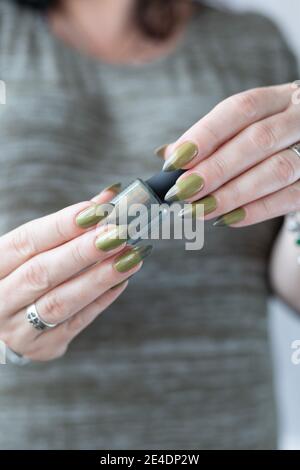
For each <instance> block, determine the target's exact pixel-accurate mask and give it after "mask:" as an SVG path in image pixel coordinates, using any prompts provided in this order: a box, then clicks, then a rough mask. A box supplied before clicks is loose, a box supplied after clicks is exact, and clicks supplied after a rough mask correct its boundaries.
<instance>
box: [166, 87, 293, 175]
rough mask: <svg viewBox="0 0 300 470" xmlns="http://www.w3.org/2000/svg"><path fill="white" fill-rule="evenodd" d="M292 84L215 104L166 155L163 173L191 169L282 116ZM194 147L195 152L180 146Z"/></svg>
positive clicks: (170, 147) (265, 89) (256, 90)
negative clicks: (237, 138)
mask: <svg viewBox="0 0 300 470" xmlns="http://www.w3.org/2000/svg"><path fill="white" fill-rule="evenodd" d="M292 92H293V89H292V88H291V84H285V85H280V86H275V87H266V88H257V89H253V90H249V91H246V92H243V93H239V94H237V95H234V96H232V97H230V98H227V99H226V100H225V101H223V102H221V103H220V104H218V105H217V106H216V107H215V108H214V109H213V110H212V111H211V112H210V113H208V114H207V115H206V116H204V117H203V118H202V119H200V121H198V122H197V123H196V124H195V125H194V126H192V127H191V128H190V129H189V130H188V131H187V132H185V133H184V134H183V135H182V136H181V137H180V139H179V140H178V141H177V142H175V144H172V145H170V146H169V147H168V148H167V151H165V154H166V155H167V162H168V164H167V165H165V167H164V169H165V170H175V169H179V168H185V169H188V168H192V167H193V166H194V165H195V164H197V163H199V162H200V161H202V160H204V159H205V158H207V157H208V156H209V155H211V154H212V153H213V152H215V151H216V150H217V149H218V148H219V147H220V146H221V145H223V144H224V143H225V142H227V141H228V140H229V139H232V138H233V137H234V136H235V135H237V134H238V133H240V132H241V131H242V130H243V129H246V128H247V127H249V126H250V125H251V124H253V123H255V122H257V121H260V120H262V119H266V118H267V117H269V116H272V115H273V114H278V113H280V112H283V111H284V110H285V109H286V108H287V107H288V106H289V104H290V103H291V94H292ZM186 143H192V144H194V146H195V148H196V151H195V148H194V149H193V147H191V146H185V147H183V149H181V146H182V145H183V146H184V145H185V144H186Z"/></svg>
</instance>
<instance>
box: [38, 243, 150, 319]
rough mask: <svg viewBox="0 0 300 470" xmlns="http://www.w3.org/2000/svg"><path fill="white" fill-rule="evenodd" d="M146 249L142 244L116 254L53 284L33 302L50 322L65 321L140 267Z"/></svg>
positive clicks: (41, 314) (146, 253) (43, 317)
mask: <svg viewBox="0 0 300 470" xmlns="http://www.w3.org/2000/svg"><path fill="white" fill-rule="evenodd" d="M146 251H147V250H146ZM146 251H145V248H143V247H136V248H127V249H126V250H123V252H122V253H121V254H119V255H118V256H115V257H113V258H111V259H108V260H106V261H104V262H103V263H101V264H97V265H95V266H93V267H92V268H90V269H88V270H86V271H85V272H84V273H82V274H80V275H79V276H77V277H75V278H73V279H71V280H70V281H67V282H66V283H64V284H61V285H60V286H58V287H56V288H55V289H53V290H52V291H50V292H49V293H48V294H46V295H44V296H43V297H41V298H40V299H39V300H38V301H37V302H36V307H37V310H38V312H39V314H40V316H41V318H42V319H43V320H44V321H46V322H47V323H52V324H57V323H61V322H63V321H65V320H67V319H68V318H70V317H71V316H72V315H74V314H75V313H77V312H78V311H80V310H82V309H83V308H85V307H86V306H87V305H89V304H90V303H92V302H93V301H94V300H95V299H96V298H97V297H99V296H101V295H102V294H104V293H105V292H107V291H108V290H109V289H110V288H111V287H113V286H115V285H117V284H119V283H120V282H122V281H124V280H125V279H127V278H128V277H130V276H131V275H132V274H134V273H135V272H137V271H138V270H139V269H140V268H141V266H142V260H143V259H144V257H145V256H147V255H148V254H149V252H146ZM123 267H124V269H123Z"/></svg>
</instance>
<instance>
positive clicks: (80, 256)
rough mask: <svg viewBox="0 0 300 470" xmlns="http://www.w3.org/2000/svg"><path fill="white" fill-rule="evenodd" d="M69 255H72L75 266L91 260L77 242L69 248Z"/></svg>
mask: <svg viewBox="0 0 300 470" xmlns="http://www.w3.org/2000/svg"><path fill="white" fill-rule="evenodd" d="M71 256H72V259H73V261H74V263H75V265H76V266H83V265H85V264H86V263H89V262H91V261H92V260H90V259H89V258H88V256H86V255H85V254H84V253H83V251H82V249H81V247H80V245H79V244H78V243H74V244H73V246H72V248H71Z"/></svg>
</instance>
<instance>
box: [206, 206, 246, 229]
mask: <svg viewBox="0 0 300 470" xmlns="http://www.w3.org/2000/svg"><path fill="white" fill-rule="evenodd" d="M245 217H246V211H245V209H243V207H240V208H239V209H235V210H234V211H232V212H228V214H225V215H222V216H221V217H219V218H218V219H217V220H216V221H215V223H214V224H213V225H214V226H215V227H223V226H225V225H227V226H230V225H234V224H238V223H239V222H241V221H242V220H244V218H245Z"/></svg>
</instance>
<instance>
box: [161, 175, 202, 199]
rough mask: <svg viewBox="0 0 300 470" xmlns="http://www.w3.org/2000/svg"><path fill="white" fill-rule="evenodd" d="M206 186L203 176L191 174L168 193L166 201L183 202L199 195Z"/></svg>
mask: <svg viewBox="0 0 300 470" xmlns="http://www.w3.org/2000/svg"><path fill="white" fill-rule="evenodd" d="M203 186H204V180H203V178H202V177H201V176H199V175H196V174H195V173H194V174H191V175H189V176H187V177H186V178H184V179H182V180H179V181H177V183H176V184H175V185H174V186H173V187H172V188H171V189H170V191H168V192H167V194H166V196H165V200H166V201H168V202H171V201H183V200H185V199H189V198H190V197H192V196H194V195H195V194H197V193H198V192H199V191H200V190H201V189H202V188H203Z"/></svg>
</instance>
